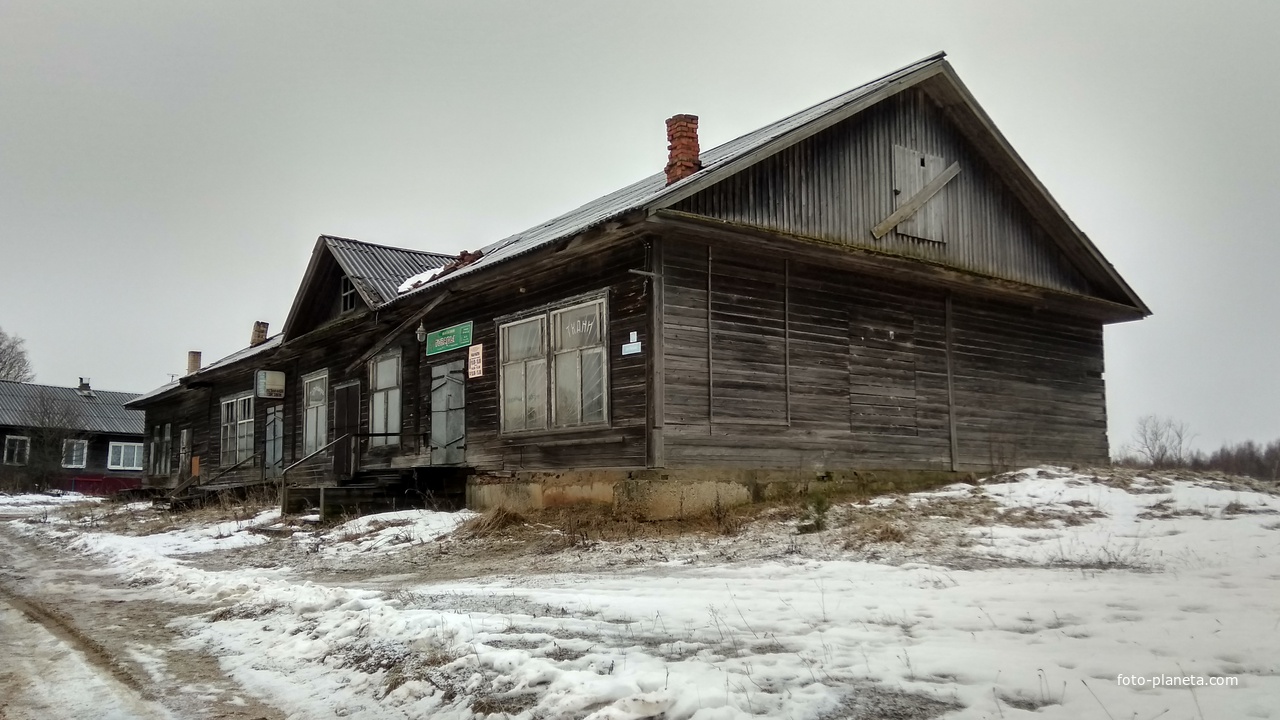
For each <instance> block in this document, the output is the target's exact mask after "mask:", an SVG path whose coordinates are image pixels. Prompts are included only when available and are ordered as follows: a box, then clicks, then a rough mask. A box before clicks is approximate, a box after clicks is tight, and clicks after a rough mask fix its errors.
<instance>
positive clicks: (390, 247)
mask: <svg viewBox="0 0 1280 720" xmlns="http://www.w3.org/2000/svg"><path fill="white" fill-rule="evenodd" d="M320 237H322V238H324V239H325V240H338V241H341V242H348V243H355V244H356V245H363V246H365V247H371V248H378V249H379V250H398V251H400V252H407V253H413V254H415V255H435V256H438V257H447V258H452V257H455V256H454V255H449V254H448V253H441V252H436V251H434V250H419V249H417V248H407V247H400V246H398V245H383V244H382V243H373V242H369V241H368V240H356V239H355V238H346V237H339V236H337V235H325V234H322V235H321V236H320Z"/></svg>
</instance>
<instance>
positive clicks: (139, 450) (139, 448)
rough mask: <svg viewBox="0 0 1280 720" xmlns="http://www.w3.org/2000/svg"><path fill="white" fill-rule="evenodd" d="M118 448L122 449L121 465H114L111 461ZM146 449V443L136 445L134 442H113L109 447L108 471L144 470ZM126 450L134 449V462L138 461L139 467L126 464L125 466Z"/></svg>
mask: <svg viewBox="0 0 1280 720" xmlns="http://www.w3.org/2000/svg"><path fill="white" fill-rule="evenodd" d="M117 447H118V448H120V462H119V463H112V461H111V456H112V455H114V454H115V449H116V448H117ZM145 447H146V446H145V444H144V443H134V442H112V443H110V444H109V445H107V469H108V470H142V469H143V463H144V462H145V459H144V458H143V452H144V448H145ZM126 448H132V449H133V456H134V460H136V461H137V463H138V464H137V466H133V465H125V464H123V463H124V450H125V449H126Z"/></svg>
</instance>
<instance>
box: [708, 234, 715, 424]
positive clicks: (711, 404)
mask: <svg viewBox="0 0 1280 720" xmlns="http://www.w3.org/2000/svg"><path fill="white" fill-rule="evenodd" d="M711 325H712V323H711V246H710V245H707V425H708V426H710V425H711V424H712V423H714V422H715V405H716V403H715V399H716V391H715V382H714V381H713V380H712V377H713V376H714V370H713V368H712V365H711V356H712V354H713V353H712V351H711V346H712V345H714V343H713V342H712V332H711Z"/></svg>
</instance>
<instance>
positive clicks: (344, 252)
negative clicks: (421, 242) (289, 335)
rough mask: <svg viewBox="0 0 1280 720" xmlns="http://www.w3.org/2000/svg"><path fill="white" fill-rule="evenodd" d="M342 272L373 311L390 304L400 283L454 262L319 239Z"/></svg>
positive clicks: (443, 257)
mask: <svg viewBox="0 0 1280 720" xmlns="http://www.w3.org/2000/svg"><path fill="white" fill-rule="evenodd" d="M322 237H323V238H324V241H325V244H326V245H328V247H329V251H330V252H332V253H333V257H334V259H336V260H337V261H338V264H339V265H341V266H342V271H343V272H344V273H346V275H347V277H349V278H351V281H352V283H354V284H355V285H356V287H357V289H359V290H360V292H361V294H362V295H364V296H365V301H366V302H368V303H369V307H371V308H377V307H379V306H382V305H385V304H387V303H388V302H390V301H391V300H394V299H395V298H396V296H397V294H398V290H399V287H400V283H402V282H404V281H405V278H409V277H413V276H414V275H417V274H419V273H421V272H425V271H427V270H436V269H439V268H442V267H444V266H445V265H448V264H449V263H451V262H453V261H454V259H455V258H454V257H453V256H452V255H442V254H440V253H433V252H425V251H422V250H408V249H406V248H396V247H387V246H386V245H373V244H371V243H367V242H361V241H359V240H350V239H348V238H340V237H333V236H330V235H324V236H322Z"/></svg>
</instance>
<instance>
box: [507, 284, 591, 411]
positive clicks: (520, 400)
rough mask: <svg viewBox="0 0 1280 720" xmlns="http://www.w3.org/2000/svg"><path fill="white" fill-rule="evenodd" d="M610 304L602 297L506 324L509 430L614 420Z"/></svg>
mask: <svg viewBox="0 0 1280 720" xmlns="http://www.w3.org/2000/svg"><path fill="white" fill-rule="evenodd" d="M604 308H605V301H604V298H600V299H597V300H592V301H590V302H586V303H581V304H578V305H574V306H572V307H568V308H563V309H557V310H551V311H549V312H546V313H542V314H539V315H537V316H534V317H530V318H525V319H522V320H517V321H515V322H511V323H507V324H505V325H502V326H501V328H500V333H499V348H498V352H499V357H500V358H501V368H500V372H501V374H502V377H501V379H500V386H501V388H502V403H501V406H502V430H503V432H518V431H521V430H542V429H546V428H547V427H548V425H550V426H551V427H555V428H572V427H581V426H591V425H607V424H608V422H609V412H608V406H607V402H608V369H607V362H606V358H605V343H606V337H607V332H606V329H605V309H604ZM548 326H549V327H550V329H551V331H550V332H549V333H548V332H547V328H548Z"/></svg>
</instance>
